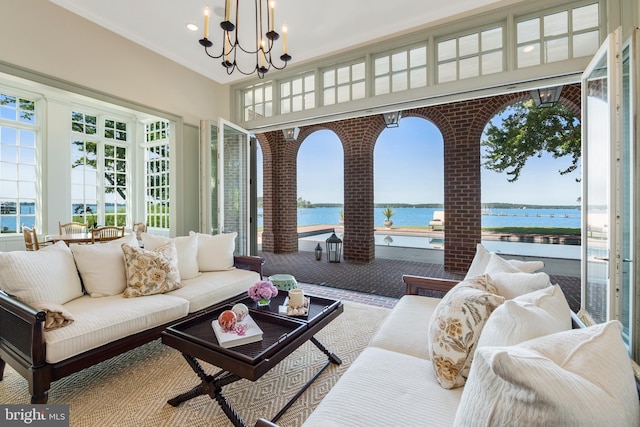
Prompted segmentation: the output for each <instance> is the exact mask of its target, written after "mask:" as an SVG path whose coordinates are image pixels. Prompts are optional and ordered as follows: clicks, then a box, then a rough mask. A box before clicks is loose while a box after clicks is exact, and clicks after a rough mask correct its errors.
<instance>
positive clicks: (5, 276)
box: [0, 241, 82, 304]
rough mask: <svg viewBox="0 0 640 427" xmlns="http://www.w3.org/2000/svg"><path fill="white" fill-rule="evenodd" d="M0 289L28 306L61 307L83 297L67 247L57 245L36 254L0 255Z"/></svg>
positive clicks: (62, 244) (78, 278) (0, 253)
mask: <svg viewBox="0 0 640 427" xmlns="http://www.w3.org/2000/svg"><path fill="white" fill-rule="evenodd" d="M0 283H1V284H2V289H3V290H4V291H5V292H7V293H8V294H10V295H14V296H15V297H16V298H17V299H19V300H20V301H22V302H24V303H27V304H30V303H32V302H36V301H48V302H52V303H56V304H64V303H66V302H69V301H71V300H72V299H76V298H78V297H81V296H82V285H81V283H80V277H79V276H78V271H77V270H76V264H75V263H74V262H73V255H72V254H71V251H70V250H69V248H68V247H67V245H66V244H65V243H64V242H62V241H60V242H57V243H56V244H55V245H50V246H45V247H43V248H42V249H40V250H39V251H14V252H0Z"/></svg>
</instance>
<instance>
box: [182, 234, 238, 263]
mask: <svg viewBox="0 0 640 427" xmlns="http://www.w3.org/2000/svg"><path fill="white" fill-rule="evenodd" d="M194 234H197V235H198V268H199V269H200V271H222V270H230V269H232V268H233V252H234V251H235V249H236V236H237V235H238V233H236V232H233V233H222V234H216V235H213V236H212V235H209V234H201V233H195V232H193V231H190V232H189V235H190V236H192V235H194Z"/></svg>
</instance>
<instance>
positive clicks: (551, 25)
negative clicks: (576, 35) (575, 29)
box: [543, 10, 569, 37]
mask: <svg viewBox="0 0 640 427" xmlns="http://www.w3.org/2000/svg"><path fill="white" fill-rule="evenodd" d="M568 19H569V14H568V12H567V11H566V10H565V11H562V12H558V13H554V14H553V15H546V16H545V17H544V21H543V22H544V36H545V37H550V36H559V35H562V34H567V32H568V31H569V23H568Z"/></svg>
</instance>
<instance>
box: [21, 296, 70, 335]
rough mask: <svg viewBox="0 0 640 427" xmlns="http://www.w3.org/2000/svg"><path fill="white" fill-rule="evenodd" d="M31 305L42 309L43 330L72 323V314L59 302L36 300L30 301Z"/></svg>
mask: <svg viewBox="0 0 640 427" xmlns="http://www.w3.org/2000/svg"><path fill="white" fill-rule="evenodd" d="M31 306H32V307H34V308H37V309H38V310H42V311H44V313H45V315H46V317H45V319H44V330H45V331H51V330H53V329H58V328H63V327H65V326H67V325H70V324H71V323H73V320H74V319H73V315H72V314H71V313H69V311H68V310H67V309H65V308H64V307H63V306H61V305H60V304H55V303H52V302H46V301H36V302H32V303H31Z"/></svg>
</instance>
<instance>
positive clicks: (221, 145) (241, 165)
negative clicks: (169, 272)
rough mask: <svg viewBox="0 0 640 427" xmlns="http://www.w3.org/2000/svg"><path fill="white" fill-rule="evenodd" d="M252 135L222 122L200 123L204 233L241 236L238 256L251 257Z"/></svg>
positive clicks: (202, 228) (202, 224) (207, 121)
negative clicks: (233, 233)
mask: <svg viewBox="0 0 640 427" xmlns="http://www.w3.org/2000/svg"><path fill="white" fill-rule="evenodd" d="M249 144H250V135H249V132H247V131H246V130H244V129H242V128H240V127H238V126H236V125H234V124H233V123H230V122H227V121H226V120H223V119H219V120H218V121H217V122H213V121H209V120H203V121H201V122H200V230H201V232H203V233H208V234H219V233H232V232H237V233H238V237H237V239H236V249H235V254H236V255H249V252H250V248H251V238H252V237H251V231H250V206H251V200H250V182H251V180H250V145H249Z"/></svg>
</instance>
